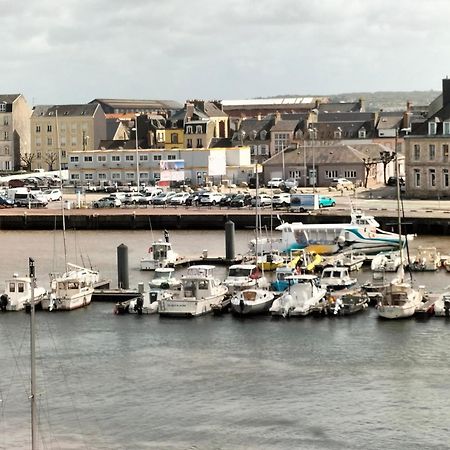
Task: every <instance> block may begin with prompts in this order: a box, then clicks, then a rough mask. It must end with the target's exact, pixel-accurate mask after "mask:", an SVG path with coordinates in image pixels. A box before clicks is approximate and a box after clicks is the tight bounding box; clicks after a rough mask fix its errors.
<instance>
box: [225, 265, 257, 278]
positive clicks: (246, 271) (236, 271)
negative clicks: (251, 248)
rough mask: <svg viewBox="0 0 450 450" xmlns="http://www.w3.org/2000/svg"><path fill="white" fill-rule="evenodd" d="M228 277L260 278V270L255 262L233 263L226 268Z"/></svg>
mask: <svg viewBox="0 0 450 450" xmlns="http://www.w3.org/2000/svg"><path fill="white" fill-rule="evenodd" d="M228 278H245V279H249V278H250V279H254V280H255V279H257V278H261V271H260V270H259V267H258V266H256V265H255V264H233V265H232V266H230V268H229V269H228Z"/></svg>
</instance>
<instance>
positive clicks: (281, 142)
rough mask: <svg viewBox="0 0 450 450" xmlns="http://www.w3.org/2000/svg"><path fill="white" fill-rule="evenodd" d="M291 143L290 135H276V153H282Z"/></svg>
mask: <svg viewBox="0 0 450 450" xmlns="http://www.w3.org/2000/svg"><path fill="white" fill-rule="evenodd" d="M288 141H289V133H275V136H274V143H275V147H274V149H275V152H276V153H278V152H281V151H282V150H284V149H285V148H286V147H287V146H288Z"/></svg>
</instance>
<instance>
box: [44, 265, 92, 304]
mask: <svg viewBox="0 0 450 450" xmlns="http://www.w3.org/2000/svg"><path fill="white" fill-rule="evenodd" d="M98 280H99V273H98V271H96V270H93V269H87V268H86V267H81V266H78V265H76V264H71V263H68V264H67V270H66V272H64V273H62V274H59V273H52V274H50V291H49V293H48V295H47V296H46V297H45V298H44V299H43V300H42V302H41V304H42V309H44V310H48V311H55V310H58V311H70V310H73V309H77V308H82V307H84V306H87V305H89V304H90V303H91V300H92V294H93V293H94V284H95V283H96V282H97V281H98Z"/></svg>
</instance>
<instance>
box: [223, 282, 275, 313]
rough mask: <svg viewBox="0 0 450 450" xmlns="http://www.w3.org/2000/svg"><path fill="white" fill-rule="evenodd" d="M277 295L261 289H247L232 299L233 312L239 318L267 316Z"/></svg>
mask: <svg viewBox="0 0 450 450" xmlns="http://www.w3.org/2000/svg"><path fill="white" fill-rule="evenodd" d="M274 298H275V294H274V293H273V292H272V291H269V290H267V289H261V288H250V289H245V290H243V291H240V292H238V293H236V294H235V295H234V296H233V297H232V298H231V304H230V306H231V312H232V313H233V314H236V315H239V316H246V315H255V314H265V313H267V312H268V311H269V308H270V307H271V306H272V303H273V300H274Z"/></svg>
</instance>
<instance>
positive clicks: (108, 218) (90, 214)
mask: <svg viewBox="0 0 450 450" xmlns="http://www.w3.org/2000/svg"><path fill="white" fill-rule="evenodd" d="M367 213H369V214H372V215H374V216H375V217H376V219H377V221H378V222H379V223H380V224H381V228H383V229H384V230H388V231H396V230H397V228H398V225H397V217H396V216H395V214H393V212H392V211H386V210H377V211H368V212H367ZM446 215H447V216H448V217H446ZM446 215H445V214H443V212H440V213H437V212H433V211H424V212H417V211H414V212H408V211H405V216H404V218H403V219H402V222H403V224H404V225H403V230H402V231H403V233H414V234H422V235H425V234H427V235H430V234H431V235H432V234H435V235H447V234H449V233H450V213H447V214H446ZM228 220H232V221H233V222H234V223H235V226H236V229H249V228H254V226H255V222H256V220H255V214H254V212H253V211H251V210H248V211H236V210H231V209H230V210H225V209H221V210H213V209H209V210H207V211H201V210H188V209H186V210H181V209H179V210H176V211H170V210H165V211H161V212H158V211H155V210H152V211H148V210H144V211H126V210H123V211H122V210H120V211H117V210H103V211H100V212H98V211H97V210H72V211H68V212H67V214H65V215H64V221H65V227H66V229H77V230H145V229H147V230H149V229H165V228H166V229H223V228H224V226H225V222H227V221H228ZM280 220H283V221H285V222H303V223H311V224H315V223H317V224H318V223H345V222H348V221H349V220H350V216H349V214H348V210H344V209H342V210H339V209H335V210H333V211H331V210H327V211H323V210H320V211H318V212H317V213H314V214H300V213H287V212H283V211H274V212H273V213H271V212H270V211H263V212H262V213H261V221H262V226H263V227H267V229H270V228H271V227H274V228H275V227H276V226H277V225H279V224H280ZM62 226H63V217H62V215H61V212H60V211H57V210H53V211H52V210H45V211H38V210H31V211H30V210H26V211H23V210H16V209H14V210H0V230H53V229H62Z"/></svg>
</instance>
